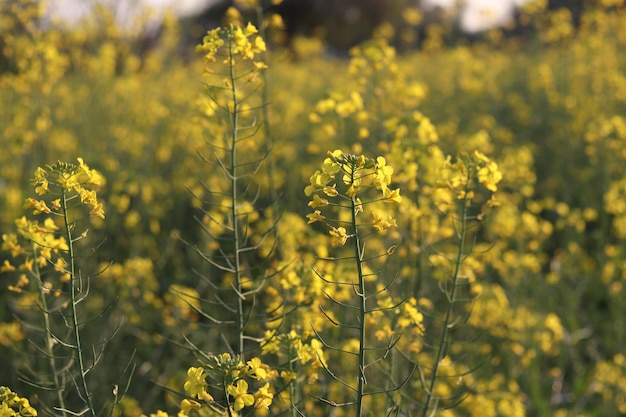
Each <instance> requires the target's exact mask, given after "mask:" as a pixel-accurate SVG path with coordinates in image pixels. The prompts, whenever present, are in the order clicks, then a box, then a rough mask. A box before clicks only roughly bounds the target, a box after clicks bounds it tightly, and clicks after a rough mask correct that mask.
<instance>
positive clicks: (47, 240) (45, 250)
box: [0, 217, 70, 295]
mask: <svg viewBox="0 0 626 417" xmlns="http://www.w3.org/2000/svg"><path fill="white" fill-rule="evenodd" d="M15 225H16V228H17V231H16V233H7V234H3V235H2V251H6V252H9V253H10V254H11V257H12V258H13V259H17V258H20V257H23V258H22V260H21V263H20V264H19V265H13V264H12V263H11V261H10V260H8V259H6V260H5V261H4V264H3V265H2V266H0V272H9V273H10V272H14V271H19V276H18V280H17V283H16V284H15V285H9V287H8V288H9V290H10V291H14V292H18V293H21V292H22V291H23V289H24V288H25V287H27V286H28V285H29V283H30V277H31V274H33V271H34V269H41V268H44V267H45V266H47V265H48V264H51V265H53V267H54V269H55V270H56V271H57V272H60V273H61V274H62V275H61V277H60V281H61V282H67V281H68V280H69V279H70V277H69V273H68V272H67V268H66V267H67V262H66V261H65V259H64V258H63V256H61V255H60V253H64V252H66V251H67V250H68V245H67V241H66V240H65V238H64V237H63V236H58V235H57V234H56V231H57V230H58V227H57V225H56V224H55V223H54V221H53V220H52V219H51V218H47V219H46V220H45V221H44V222H43V224H40V223H39V222H37V221H31V220H28V219H27V218H26V217H21V218H19V219H17V220H16V221H15ZM43 285H44V288H45V289H46V291H48V292H50V291H51V290H52V288H53V286H52V284H51V283H49V282H44V283H43ZM54 294H56V295H58V289H57V290H55V291H54Z"/></svg>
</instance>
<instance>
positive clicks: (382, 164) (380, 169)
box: [374, 156, 393, 192]
mask: <svg viewBox="0 0 626 417" xmlns="http://www.w3.org/2000/svg"><path fill="white" fill-rule="evenodd" d="M392 174H393V167H390V166H388V165H387V161H386V160H385V158H383V157H382V156H379V157H378V158H376V177H375V178H374V185H375V186H376V189H377V190H382V191H383V192H384V191H385V190H386V189H387V186H388V185H389V184H391V175H392Z"/></svg>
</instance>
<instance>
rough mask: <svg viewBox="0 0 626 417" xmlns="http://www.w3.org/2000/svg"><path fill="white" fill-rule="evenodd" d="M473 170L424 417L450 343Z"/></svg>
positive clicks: (463, 209) (467, 190)
mask: <svg viewBox="0 0 626 417" xmlns="http://www.w3.org/2000/svg"><path fill="white" fill-rule="evenodd" d="M472 172H473V170H472V169H471V168H469V169H468V170H467V185H466V188H465V197H464V198H463V208H462V209H461V230H460V235H459V244H458V246H457V254H456V259H455V265H454V274H453V275H452V288H451V289H450V294H449V299H448V309H447V311H446V316H445V319H444V321H443V330H442V332H441V339H440V340H439V345H438V347H437V357H436V358H435V363H434V364H433V370H432V375H431V378H430V386H429V387H428V390H427V392H426V401H425V402H424V408H423V409H422V416H423V417H426V415H427V413H428V407H429V406H430V402H431V401H432V399H433V391H434V389H435V383H436V382H437V375H438V373H439V363H440V362H441V359H442V356H443V346H444V345H445V344H446V343H447V341H448V332H449V330H450V327H449V324H450V319H451V318H452V311H453V309H454V301H455V297H456V290H457V287H458V282H459V273H460V270H461V264H462V263H463V256H464V249H465V235H466V232H467V208H468V205H467V202H468V200H467V194H468V192H469V184H470V178H471V175H472Z"/></svg>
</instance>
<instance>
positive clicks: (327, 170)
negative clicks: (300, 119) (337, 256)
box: [304, 150, 402, 246]
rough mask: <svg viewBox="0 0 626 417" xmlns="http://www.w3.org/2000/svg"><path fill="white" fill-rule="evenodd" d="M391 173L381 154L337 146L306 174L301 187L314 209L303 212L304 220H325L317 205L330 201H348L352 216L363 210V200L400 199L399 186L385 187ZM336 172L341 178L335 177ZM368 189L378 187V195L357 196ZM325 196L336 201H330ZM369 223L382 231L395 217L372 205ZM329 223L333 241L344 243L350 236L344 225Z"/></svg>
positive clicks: (320, 206) (393, 223) (319, 206)
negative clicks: (306, 182) (307, 181)
mask: <svg viewBox="0 0 626 417" xmlns="http://www.w3.org/2000/svg"><path fill="white" fill-rule="evenodd" d="M392 174H393V168H392V167H391V166H389V165H387V161H386V160H385V158H384V157H382V156H379V157H377V158H376V159H372V158H368V157H365V156H364V155H353V154H344V153H343V152H342V151H341V150H335V151H333V152H328V157H327V158H326V159H324V162H323V163H322V166H321V170H316V171H315V173H314V174H313V175H312V176H311V178H310V184H309V185H308V186H306V187H305V189H304V193H305V194H306V195H307V196H311V195H312V196H313V199H312V200H311V201H310V202H309V207H311V208H313V209H316V210H315V211H314V212H313V213H310V214H307V216H306V217H307V219H308V223H309V224H311V223H315V222H325V221H326V216H324V215H323V214H322V211H321V210H317V209H322V208H324V207H327V206H331V205H332V206H337V207H341V206H342V205H343V204H344V203H345V202H348V201H349V202H351V205H352V207H353V210H354V214H355V216H356V215H357V214H359V213H361V212H363V206H364V205H365V204H370V203H376V202H381V201H382V202H395V203H400V202H401V201H402V197H401V196H400V190H399V189H397V188H396V189H391V188H389V185H390V184H391V178H392ZM339 175H340V176H341V177H340V178H341V179H340V181H336V179H337V178H336V177H337V176H339ZM369 189H375V190H378V191H379V192H380V193H379V195H378V197H375V198H374V199H372V200H369V201H366V202H365V203H364V202H363V201H362V200H361V198H360V197H359V196H360V195H361V194H362V193H363V192H364V191H366V190H369ZM320 194H321V195H320ZM329 199H336V200H338V201H337V202H332V203H331V200H329ZM371 225H372V226H373V227H374V229H376V230H378V231H382V230H386V229H388V228H390V227H394V226H396V221H395V219H393V217H392V216H390V215H388V214H386V213H383V212H382V211H381V210H378V211H377V210H376V209H374V210H372V222H371ZM329 226H330V231H329V234H330V236H331V237H332V238H333V240H332V242H333V245H334V246H342V245H344V244H345V243H346V241H347V240H348V238H349V237H350V235H349V234H348V232H347V230H346V228H345V227H343V226H332V225H329Z"/></svg>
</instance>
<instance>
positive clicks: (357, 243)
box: [351, 169, 367, 417]
mask: <svg viewBox="0 0 626 417" xmlns="http://www.w3.org/2000/svg"><path fill="white" fill-rule="evenodd" d="M352 171H353V172H354V169H353V170H352ZM351 200H352V226H353V228H354V229H353V230H354V257H355V261H356V269H357V277H358V284H357V288H358V289H357V296H358V297H359V359H358V361H359V363H358V366H359V369H358V387H357V401H356V407H357V410H356V417H361V415H362V413H363V398H364V396H365V395H364V391H365V315H366V313H367V308H366V296H365V277H364V276H363V263H362V262H363V253H362V250H361V240H360V237H359V228H358V227H357V218H356V216H357V202H356V197H352V199H351Z"/></svg>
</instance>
